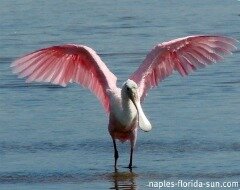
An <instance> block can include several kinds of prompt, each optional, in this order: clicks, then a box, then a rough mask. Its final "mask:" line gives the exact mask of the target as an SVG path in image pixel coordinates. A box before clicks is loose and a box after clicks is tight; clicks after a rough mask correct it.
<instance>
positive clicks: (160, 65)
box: [11, 35, 237, 169]
mask: <svg viewBox="0 0 240 190" xmlns="http://www.w3.org/2000/svg"><path fill="white" fill-rule="evenodd" d="M236 43H237V40H235V39H233V38H229V37H223V36H204V35H197V36H188V37H184V38H179V39H175V40H172V41H169V42H164V43H162V44H158V45H156V46H155V47H154V48H153V49H152V50H151V51H150V52H149V53H148V54H147V56H146V58H145V59H144V61H143V63H142V64H141V65H140V67H139V68H138V69H137V70H136V71H135V72H134V73H133V74H132V75H131V76H130V77H129V79H128V80H127V81H126V82H125V83H124V84H123V86H122V88H119V87H117V85H116V82H117V77H116V76H115V75H114V74H113V73H112V72H111V71H110V70H109V69H108V68H107V66H106V65H105V64H104V62H103V61H102V60H101V59H100V57H99V56H98V55H97V53H96V52H95V51H94V50H93V49H91V48H89V47H87V46H84V45H75V44H65V45H57V46H52V47H48V48H44V49H40V50H37V51H35V52H33V53H30V54H27V55H25V56H23V57H22V58H20V59H17V60H16V61H14V62H13V63H12V65H11V67H12V69H13V72H14V73H17V74H18V75H19V77H21V78H22V77H26V78H27V80H26V82H32V81H37V82H50V83H53V84H58V85H61V86H66V85H67V84H68V83H71V82H76V83H78V84H80V85H82V86H84V87H86V88H88V89H89V90H90V91H92V92H93V93H94V94H95V95H96V96H97V98H98V99H99V100H100V102H101V103H102V105H103V107H104V109H105V111H106V112H107V113H108V114H109V124H108V131H109V133H110V135H111V137H112V141H113V146H114V158H115V164H114V166H115V169H116V168H117V159H118V151H117V146H116V140H117V139H118V140H120V141H121V142H125V141H128V140H129V141H130V144H131V151H130V162H129V165H128V167H129V168H130V169H131V168H132V159H133V150H134V147H135V144H136V139H137V131H138V127H139V128H140V129H142V130H143V131H150V130H151V129H152V126H151V124H150V122H149V120H148V119H147V117H146V116H145V114H144V112H143V110H142V107H141V103H142V102H143V100H144V97H145V96H146V95H147V92H148V91H149V89H151V88H153V87H155V86H157V85H158V83H159V82H161V81H162V80H163V79H165V78H166V77H168V76H169V75H171V74H172V73H173V72H174V71H178V72H179V73H180V74H181V75H182V76H186V75H188V74H189V73H191V72H192V71H194V70H196V69H198V68H203V67H205V66H206V65H209V64H212V63H215V62H217V61H220V60H222V59H223V56H224V55H228V54H231V52H232V51H233V50H236V46H235V44H236Z"/></svg>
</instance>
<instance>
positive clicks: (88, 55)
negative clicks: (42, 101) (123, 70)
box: [11, 44, 117, 112]
mask: <svg viewBox="0 0 240 190" xmlns="http://www.w3.org/2000/svg"><path fill="white" fill-rule="evenodd" d="M11 67H12V69H13V72H14V73H17V74H18V75H19V77H21V78H23V77H26V78H27V80H26V81H27V82H31V81H37V82H51V83H53V84H58V85H61V86H66V85H67V83H69V82H76V83H78V84H81V85H82V86H84V87H86V88H88V89H89V90H90V91H92V92H93V93H94V94H95V95H96V96H97V98H98V99H99V100H100V102H101V103H102V105H103V107H104V108H105V110H106V112H109V101H110V97H109V95H108V90H113V89H115V88H116V81H117V78H116V76H115V75H114V74H113V73H112V72H111V71H110V70H109V69H108V68H107V66H106V65H105V64H104V62H103V61H102V60H101V59H100V57H99V56H98V55H97V54H96V52H95V51H94V50H93V49H91V48H89V47H87V46H83V45H75V44H64V45H58V46H52V47H48V48H44V49H40V50H38V51H35V52H33V53H30V54H28V55H25V56H24V57H22V58H20V59H17V60H16V61H14V62H13V63H12V65H11Z"/></svg>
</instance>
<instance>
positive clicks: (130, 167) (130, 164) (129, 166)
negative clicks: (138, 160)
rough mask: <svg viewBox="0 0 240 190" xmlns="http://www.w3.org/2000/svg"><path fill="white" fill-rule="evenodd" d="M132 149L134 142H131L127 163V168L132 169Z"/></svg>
mask: <svg viewBox="0 0 240 190" xmlns="http://www.w3.org/2000/svg"><path fill="white" fill-rule="evenodd" d="M133 149H134V143H133V142H131V152H130V162H129V165H128V168H129V169H130V170H131V169H132V158H133Z"/></svg>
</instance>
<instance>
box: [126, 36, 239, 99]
mask: <svg viewBox="0 0 240 190" xmlns="http://www.w3.org/2000/svg"><path fill="white" fill-rule="evenodd" d="M236 43H237V40H235V39H233V38H229V37H224V36H204V35H199V36H188V37H185V38H179V39H175V40H171V41H169V42H164V43H162V44H158V45H157V46H155V47H154V49H153V50H152V51H150V52H149V53H148V54H147V56H146V58H145V60H144V61H143V63H142V64H141V65H140V67H139V68H138V69H137V70H136V71H135V72H134V73H133V74H132V75H131V76H130V79H132V80H133V81H135V82H136V83H137V84H138V87H139V95H140V97H141V101H143V99H144V97H145V96H146V94H147V92H148V90H149V89H151V88H153V87H155V86H157V85H158V83H159V82H160V81H162V80H163V79H165V78H166V77H168V76H169V75H171V74H172V73H173V71H174V70H175V71H178V72H179V73H180V74H181V75H182V76H186V75H188V74H189V73H191V72H192V71H194V70H196V69H198V68H203V67H205V66H206V65H209V64H212V63H214V62H217V61H220V60H222V59H223V56H224V55H228V54H231V52H232V51H233V50H235V49H236V46H235V44H236Z"/></svg>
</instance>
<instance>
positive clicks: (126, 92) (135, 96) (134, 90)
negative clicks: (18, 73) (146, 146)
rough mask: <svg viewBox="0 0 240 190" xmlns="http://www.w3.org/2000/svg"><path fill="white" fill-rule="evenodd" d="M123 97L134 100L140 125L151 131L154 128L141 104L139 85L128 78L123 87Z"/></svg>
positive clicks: (143, 128)
mask: <svg viewBox="0 0 240 190" xmlns="http://www.w3.org/2000/svg"><path fill="white" fill-rule="evenodd" d="M122 98H127V99H130V101H132V103H133V104H134V106H135V107H136V110H137V113H138V125H139V127H140V128H141V129H142V130H143V131H146V132H147V131H150V130H151V129H152V126H151V124H150V122H149V121H148V119H147V117H146V116H145V114H144V112H143V110H142V106H141V104H140V97H139V93H138V85H137V84H136V83H135V82H134V81H132V80H130V79H128V80H127V81H126V82H125V83H124V84H123V87H122Z"/></svg>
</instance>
